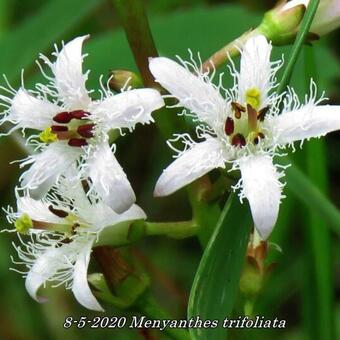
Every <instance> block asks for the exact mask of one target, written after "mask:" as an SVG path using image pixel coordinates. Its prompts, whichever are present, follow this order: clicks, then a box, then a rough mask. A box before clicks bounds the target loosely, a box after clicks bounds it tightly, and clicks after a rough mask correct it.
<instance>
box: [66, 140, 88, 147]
mask: <svg viewBox="0 0 340 340" xmlns="http://www.w3.org/2000/svg"><path fill="white" fill-rule="evenodd" d="M68 145H69V146H76V147H81V146H86V145H88V144H87V141H86V139H84V138H70V140H69V141H68Z"/></svg>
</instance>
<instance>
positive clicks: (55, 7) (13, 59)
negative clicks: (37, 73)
mask: <svg viewBox="0 0 340 340" xmlns="http://www.w3.org/2000/svg"><path fill="white" fill-rule="evenodd" d="M102 2H103V0H88V1H82V0H73V1H69V0H56V1H49V2H48V3H47V4H46V5H45V6H44V7H43V8H42V9H41V10H40V11H39V12H38V13H37V14H36V15H34V16H32V17H30V18H29V19H28V20H26V21H25V22H24V23H23V24H22V25H21V26H19V27H18V28H17V29H16V30H13V31H12V32H10V33H9V34H6V35H4V36H3V37H2V38H1V39H0V50H1V57H0V70H1V72H2V73H5V74H6V76H7V78H8V79H9V80H10V81H17V80H18V79H20V69H22V68H25V67H28V66H30V65H31V64H32V62H33V60H34V59H36V57H37V56H38V53H39V52H42V51H44V50H46V49H47V48H52V44H53V43H54V42H56V41H57V40H58V39H60V38H61V37H62V36H63V34H65V32H68V31H69V30H70V29H71V28H73V27H74V26H75V25H77V24H79V22H80V21H81V20H82V19H84V17H86V16H87V15H89V14H90V13H91V12H92V11H93V10H94V9H95V8H96V7H98V6H99V5H100V4H101V3H102ZM86 33H88V32H84V34H86Z"/></svg>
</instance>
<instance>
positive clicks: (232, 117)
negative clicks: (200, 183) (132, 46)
mask: <svg viewBox="0 0 340 340" xmlns="http://www.w3.org/2000/svg"><path fill="white" fill-rule="evenodd" d="M270 53H271V44H269V43H268V42H267V40H266V38H265V37H264V36H261V35H259V36H256V37H253V38H251V39H250V40H248V42H247V43H246V44H245V46H244V48H243V51H242V54H241V65H240V72H239V73H238V72H237V71H236V70H235V67H232V68H231V74H232V76H233V77H234V80H235V86H234V87H233V88H232V89H231V90H229V91H227V90H225V89H224V88H223V87H222V85H221V82H220V85H218V86H217V85H214V84H213V83H212V81H211V77H209V75H208V74H203V73H201V72H200V69H199V67H198V66H197V65H196V64H194V65H191V66H192V68H193V69H189V66H188V65H190V64H189V63H187V62H185V63H183V65H184V67H183V66H181V65H179V64H178V63H176V62H174V61H172V60H170V59H168V58H164V57H161V58H153V59H151V60H150V70H151V72H152V74H153V75H154V77H155V78H156V81H158V82H159V83H160V84H161V85H162V86H163V87H164V88H165V89H166V90H167V91H169V93H170V95H171V96H173V97H175V98H176V99H177V100H178V106H179V107H184V108H186V109H187V111H186V112H185V113H186V114H187V115H189V116H190V117H192V118H193V119H194V120H196V121H197V122H198V123H199V125H198V126H197V129H196V132H197V138H198V140H200V142H196V141H194V140H192V139H191V137H190V136H189V135H187V134H184V135H176V138H175V142H178V141H179V140H182V141H183V142H184V144H185V148H184V150H183V151H178V150H176V148H175V145H174V144H173V143H171V142H173V141H170V143H171V144H170V146H172V147H173V148H174V149H175V150H176V151H178V155H177V159H176V160H175V161H174V162H173V163H172V164H170V166H169V167H167V168H166V169H165V170H164V172H163V174H162V175H161V177H160V178H159V180H158V182H157V184H156V188H155V196H166V195H169V194H171V193H173V192H175V191H176V190H178V189H180V188H182V187H184V186H185V185H187V184H189V183H191V182H192V181H194V180H196V179H197V178H199V177H201V176H202V175H204V174H206V173H208V172H209V171H210V170H212V169H214V168H225V167H226V164H227V163H231V164H232V169H234V170H235V169H239V170H240V172H241V179H240V181H239V182H238V185H236V187H235V188H240V189H241V192H240V198H241V200H242V198H244V197H245V198H247V199H248V201H249V204H250V208H251V212H252V216H253V220H254V223H255V226H256V228H257V230H258V232H259V234H260V235H261V237H262V238H264V239H265V238H267V237H268V236H269V234H270V233H271V231H272V228H273V226H274V225H275V223H276V220H277V216H278V212H279V205H280V201H281V198H282V187H283V185H282V184H281V183H280V180H279V179H280V178H281V177H282V176H283V173H282V172H279V171H278V170H277V166H275V165H274V164H273V156H274V155H277V154H278V152H279V150H280V149H281V148H283V147H285V146H286V145H289V144H292V143H294V142H295V141H297V140H304V139H306V138H307V139H308V138H310V137H319V136H322V135H325V134H326V133H328V132H330V131H334V130H338V129H339V128H340V107H339V106H328V105H324V106H318V105H317V104H318V103H319V102H320V100H319V101H316V99H315V96H316V93H315V92H316V88H315V84H314V83H312V85H311V90H312V94H311V96H310V98H309V99H307V100H306V103H305V104H303V105H301V104H300V103H299V101H298V99H297V96H296V94H295V93H294V92H293V91H292V90H290V91H289V92H288V93H287V94H286V95H285V97H284V99H282V96H278V95H277V94H276V93H275V86H276V85H275V73H276V71H277V69H278V68H279V67H280V62H271V61H270ZM191 71H193V72H191ZM221 92H223V93H224V96H222V94H221ZM280 103H281V104H282V106H283V110H280V109H279V107H280ZM280 111H281V112H280ZM279 113H281V114H279Z"/></svg>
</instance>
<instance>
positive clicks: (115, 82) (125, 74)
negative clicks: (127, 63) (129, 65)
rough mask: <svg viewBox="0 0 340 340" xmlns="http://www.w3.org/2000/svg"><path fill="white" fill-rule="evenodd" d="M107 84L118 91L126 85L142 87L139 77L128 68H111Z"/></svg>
mask: <svg viewBox="0 0 340 340" xmlns="http://www.w3.org/2000/svg"><path fill="white" fill-rule="evenodd" d="M109 86H110V88H111V89H112V90H114V91H116V92H120V91H121V90H122V89H123V88H126V87H132V88H140V87H143V83H142V80H141V78H140V77H139V76H138V75H137V74H136V73H134V72H131V71H128V70H113V71H111V72H110V80H109Z"/></svg>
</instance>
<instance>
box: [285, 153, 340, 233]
mask: <svg viewBox="0 0 340 340" xmlns="http://www.w3.org/2000/svg"><path fill="white" fill-rule="evenodd" d="M281 160H282V161H281V162H280V164H283V163H284V164H286V165H289V164H291V166H290V167H289V168H288V169H287V170H286V178H287V188H288V189H289V190H290V191H291V192H292V193H293V194H294V195H295V196H296V197H297V198H298V199H299V200H301V201H302V202H303V203H304V204H306V206H307V207H309V208H311V209H313V211H314V212H315V213H318V214H319V215H320V216H322V217H323V218H324V220H325V222H326V223H327V225H328V227H329V228H331V229H332V230H333V231H334V232H336V233H337V234H338V235H340V212H339V210H338V209H337V208H336V207H335V206H334V204H333V203H332V202H330V201H329V200H328V199H327V197H326V196H325V195H324V194H323V193H322V192H321V191H320V190H319V188H318V187H317V186H315V185H314V184H313V183H312V182H311V181H310V180H309V179H308V177H306V176H305V175H304V174H303V172H302V171H301V170H300V169H299V168H298V167H297V166H296V165H294V164H292V162H290V161H289V159H287V158H284V159H283V158H281Z"/></svg>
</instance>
